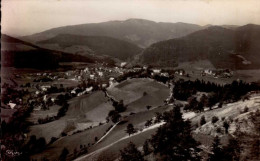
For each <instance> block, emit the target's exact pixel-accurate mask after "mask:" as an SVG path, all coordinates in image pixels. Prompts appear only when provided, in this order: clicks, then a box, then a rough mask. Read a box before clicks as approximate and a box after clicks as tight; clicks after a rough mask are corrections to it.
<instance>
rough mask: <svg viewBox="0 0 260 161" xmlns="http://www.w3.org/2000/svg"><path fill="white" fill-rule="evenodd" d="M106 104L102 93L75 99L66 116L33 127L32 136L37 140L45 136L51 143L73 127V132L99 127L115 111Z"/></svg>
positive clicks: (71, 102) (70, 102)
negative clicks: (111, 111)
mask: <svg viewBox="0 0 260 161" xmlns="http://www.w3.org/2000/svg"><path fill="white" fill-rule="evenodd" d="M106 102H107V101H106V98H105V95H104V94H103V92H101V91H98V92H94V93H93V94H91V95H83V96H80V97H76V98H73V99H72V100H70V101H69V104H70V106H69V110H68V111H67V113H66V116H64V117H62V118H60V119H59V120H56V121H53V122H50V123H46V124H41V125H34V126H32V127H31V132H30V135H36V136H37V138H38V137H42V136H43V137H45V139H46V141H47V142H49V141H50V139H51V137H59V135H60V134H61V133H62V132H63V130H64V129H65V128H69V126H71V125H73V126H75V127H71V128H72V129H71V130H73V128H76V129H74V131H76V130H77V129H83V128H87V127H88V126H91V125H92V126H93V125H98V124H99V122H104V121H105V119H106V116H107V114H108V112H109V111H110V110H111V109H113V107H112V105H110V103H109V102H107V103H106ZM101 107H105V108H101ZM94 109H95V110H96V111H95V110H94ZM86 114H87V115H86ZM71 132H72V131H71Z"/></svg>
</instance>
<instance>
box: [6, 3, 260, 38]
mask: <svg viewBox="0 0 260 161" xmlns="http://www.w3.org/2000/svg"><path fill="white" fill-rule="evenodd" d="M128 18H142V19H148V20H153V21H156V22H186V23H194V24H199V25H206V24H214V25H222V24H233V25H245V24H248V23H255V24H260V0H2V22H1V25H2V32H3V33H6V34H9V35H12V36H22V35H29V34H33V33H37V32H41V31H44V30H47V29H50V28H54V27H59V26H66V25H74V24H83V23H96V22H103V21H110V20H126V19H128Z"/></svg>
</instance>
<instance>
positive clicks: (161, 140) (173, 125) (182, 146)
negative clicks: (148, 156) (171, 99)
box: [151, 107, 200, 161]
mask: <svg viewBox="0 0 260 161" xmlns="http://www.w3.org/2000/svg"><path fill="white" fill-rule="evenodd" d="M163 119H164V121H165V122H166V123H165V124H164V125H163V126H161V127H159V128H158V130H157V132H156V134H155V135H153V136H152V139H151V145H152V147H153V150H154V153H155V154H159V155H160V158H163V160H167V161H176V160H200V156H199V152H200V149H199V148H198V145H199V144H198V143H197V142H196V141H195V140H194V139H193V137H192V135H191V125H190V121H184V120H183V118H182V114H181V112H180V107H175V108H174V109H173V110H171V111H169V112H166V113H164V115H163Z"/></svg>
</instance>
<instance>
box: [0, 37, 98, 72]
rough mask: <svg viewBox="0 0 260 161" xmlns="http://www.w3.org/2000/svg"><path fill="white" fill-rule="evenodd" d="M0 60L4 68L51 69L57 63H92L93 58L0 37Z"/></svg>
mask: <svg viewBox="0 0 260 161" xmlns="http://www.w3.org/2000/svg"><path fill="white" fill-rule="evenodd" d="M1 59H2V62H1V63H2V66H4V67H17V68H38V69H52V68H57V67H58V66H59V62H67V61H79V62H89V63H94V62H95V60H96V59H95V58H91V57H84V56H80V55H72V54H69V53H64V52H59V51H54V50H49V49H44V48H41V47H39V46H37V45H34V44H31V43H28V42H25V41H22V40H19V39H16V38H13V37H10V36H8V35H4V34H2V35H1Z"/></svg>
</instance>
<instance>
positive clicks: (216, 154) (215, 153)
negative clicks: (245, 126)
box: [208, 136, 224, 161]
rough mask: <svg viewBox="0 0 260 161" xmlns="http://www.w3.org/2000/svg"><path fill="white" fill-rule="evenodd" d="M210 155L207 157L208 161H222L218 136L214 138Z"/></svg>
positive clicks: (222, 156)
mask: <svg viewBox="0 0 260 161" xmlns="http://www.w3.org/2000/svg"><path fill="white" fill-rule="evenodd" d="M211 148H212V150H211V151H212V154H210V155H209V159H208V160H209V161H222V160H223V159H224V155H223V153H224V152H223V149H222V147H221V145H220V139H219V137H218V136H216V137H215V138H214V141H213V143H212V147H211Z"/></svg>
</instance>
